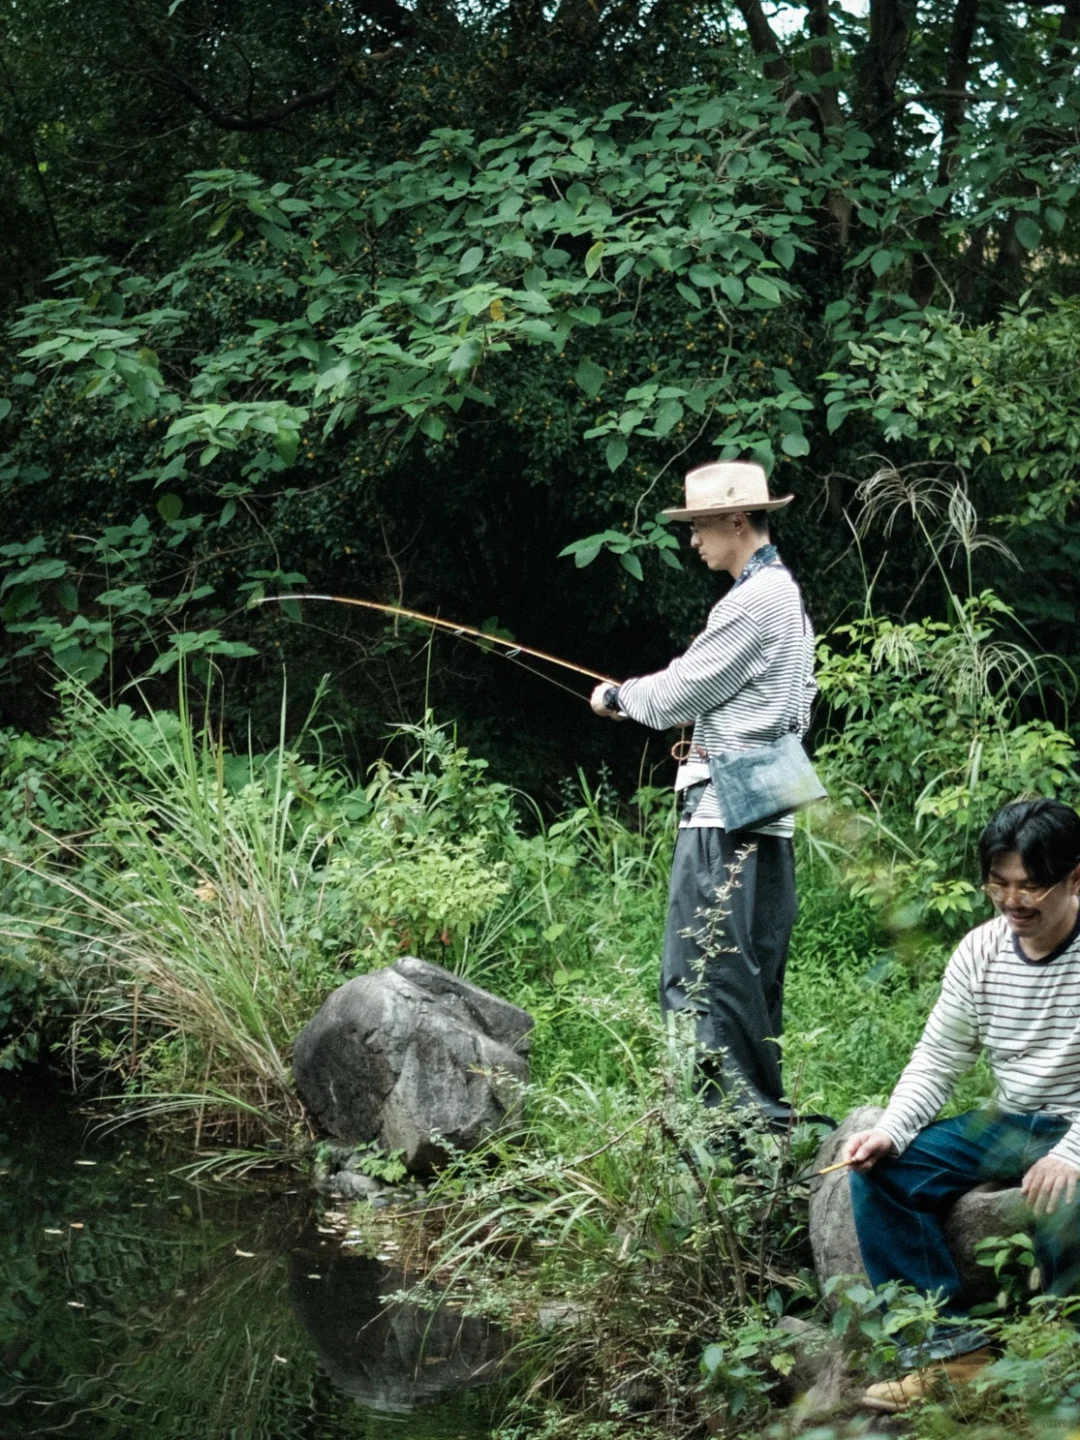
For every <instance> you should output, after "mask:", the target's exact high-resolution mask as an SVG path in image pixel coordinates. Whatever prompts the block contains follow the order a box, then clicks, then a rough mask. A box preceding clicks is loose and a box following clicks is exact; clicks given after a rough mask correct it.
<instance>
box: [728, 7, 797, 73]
mask: <svg viewBox="0 0 1080 1440" xmlns="http://www.w3.org/2000/svg"><path fill="white" fill-rule="evenodd" d="M735 3H736V5H738V7H739V10H740V12H741V14H742V17H743V19H744V20H745V21H746V29H747V33H748V34H749V36H750V44H751V45H752V46H753V47H754V54H755V55H763V56H765V57H766V59H765V74H766V75H767V76H768V77H769V79H770V80H782V79H784V77H785V76H786V75H788V74H790V71H791V67H790V66H789V65H788V62H787V60H786V59H785V57H784V52H783V51H782V50H781V48H780V41H779V40H778V39H777V38H776V35H775V33H774V32H773V28H772V26H771V25H770V24H769V22H768V20H767V19H766V18H765V11H764V10H763V9H762V8H761V0H735Z"/></svg>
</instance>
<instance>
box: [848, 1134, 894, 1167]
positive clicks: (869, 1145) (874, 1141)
mask: <svg viewBox="0 0 1080 1440" xmlns="http://www.w3.org/2000/svg"><path fill="white" fill-rule="evenodd" d="M895 1149H896V1146H895V1145H894V1144H893V1138H892V1136H891V1135H888V1134H886V1132H885V1131H884V1130H860V1131H859V1133H858V1134H857V1135H852V1137H851V1139H850V1140H849V1141H848V1142H847V1144H846V1145H845V1146H844V1153H843V1155H842V1156H841V1157H840V1158H841V1160H846V1161H847V1163H848V1164H849V1165H850V1166H851V1168H852V1170H872V1169H873V1167H874V1166H875V1165H876V1164H877V1162H878V1161H879V1160H884V1159H885V1158H886V1156H888V1155H891V1154H893V1152H894V1151H895Z"/></svg>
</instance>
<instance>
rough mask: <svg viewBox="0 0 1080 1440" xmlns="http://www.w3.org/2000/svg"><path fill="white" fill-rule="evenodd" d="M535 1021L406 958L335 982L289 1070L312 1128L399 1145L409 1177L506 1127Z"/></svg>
mask: <svg viewBox="0 0 1080 1440" xmlns="http://www.w3.org/2000/svg"><path fill="white" fill-rule="evenodd" d="M532 1026H533V1020H532V1017H531V1016H530V1015H529V1014H527V1013H526V1011H524V1010H521V1009H519V1008H518V1006H516V1005H510V1004H508V1003H507V1001H505V1000H500V999H499V998H498V996H496V995H491V994H489V993H488V991H486V990H481V989H480V988H479V986H477V985H472V984H470V983H469V982H468V981H467V980H462V979H460V978H459V977H458V976H456V975H452V974H451V973H450V972H449V971H448V970H443V969H442V968H441V967H440V966H438V965H431V964H428V962H427V961H425V960H417V959H414V958H413V957H412V956H408V957H406V958H404V959H402V960H399V961H397V963H396V964H395V965H392V966H390V967H389V968H388V969H385V970H375V971H373V972H372V973H371V974H370V975H361V976H358V977H357V979H355V980H349V981H348V982H347V983H346V984H344V985H342V986H340V987H339V988H338V989H337V990H335V991H334V993H333V994H332V995H331V996H330V997H329V998H328V999H327V1001H326V1002H325V1004H324V1005H323V1007H322V1009H321V1010H320V1011H319V1012H318V1014H317V1015H316V1016H315V1017H314V1019H313V1020H312V1021H311V1022H310V1023H309V1024H308V1025H307V1026H305V1028H304V1029H303V1030H302V1031H301V1033H300V1035H299V1036H298V1037H297V1041H296V1046H295V1049H294V1052H293V1073H294V1075H295V1078H296V1088H297V1091H298V1092H299V1094H300V1098H301V1099H302V1100H303V1102H304V1104H305V1105H306V1106H307V1108H308V1110H309V1111H310V1112H311V1115H312V1116H313V1117H314V1119H315V1120H316V1122H317V1123H318V1124H319V1126H320V1127H321V1128H322V1129H323V1130H326V1131H328V1132H329V1133H330V1134H331V1135H333V1136H335V1137H336V1138H337V1139H338V1140H343V1141H345V1142H347V1143H349V1144H354V1145H356V1144H361V1145H362V1144H369V1143H371V1142H373V1141H374V1142H377V1143H378V1144H379V1145H381V1146H382V1148H383V1149H384V1150H401V1151H402V1152H403V1156H404V1163H405V1165H406V1167H407V1168H408V1169H409V1170H410V1171H411V1172H412V1173H413V1174H426V1173H428V1172H430V1171H431V1170H432V1169H433V1168H435V1167H436V1166H438V1165H439V1164H441V1163H442V1162H443V1161H444V1160H445V1158H446V1154H447V1148H446V1147H447V1146H451V1147H453V1148H454V1149H459V1150H471V1149H473V1148H474V1147H475V1146H477V1145H478V1144H479V1143H480V1142H481V1140H483V1139H484V1138H485V1137H486V1136H489V1135H491V1134H492V1133H494V1132H495V1131H497V1130H499V1129H501V1128H502V1127H503V1126H505V1125H507V1124H509V1123H512V1122H513V1120H514V1119H515V1117H516V1115H517V1113H518V1111H519V1108H520V1087H521V1084H522V1083H523V1082H525V1081H527V1080H528V1077H529V1066H528V1060H527V1058H526V1056H527V1054H528V1049H529V1043H530V1038H531V1037H530V1031H531V1030H532Z"/></svg>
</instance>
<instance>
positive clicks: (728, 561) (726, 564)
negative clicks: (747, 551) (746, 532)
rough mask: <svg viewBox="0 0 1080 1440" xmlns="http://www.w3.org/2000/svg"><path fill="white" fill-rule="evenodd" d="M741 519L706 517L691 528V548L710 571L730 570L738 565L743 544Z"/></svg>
mask: <svg viewBox="0 0 1080 1440" xmlns="http://www.w3.org/2000/svg"><path fill="white" fill-rule="evenodd" d="M739 519H740V517H739V516H735V515H713V516H706V517H704V518H701V519H698V520H695V521H694V523H693V525H692V526H691V527H690V548H691V549H692V550H696V551H697V553H698V554H699V555H700V557H701V558H702V560H704V562H705V564H706V565H707V566H708V567H709V569H710V570H730V569H731V567H732V566H733V565H734V564H736V563H737V560H738V556H739V554H740V552H741V550H742V542H743V526H742V525H739V524H738V523H737V522H738V521H739Z"/></svg>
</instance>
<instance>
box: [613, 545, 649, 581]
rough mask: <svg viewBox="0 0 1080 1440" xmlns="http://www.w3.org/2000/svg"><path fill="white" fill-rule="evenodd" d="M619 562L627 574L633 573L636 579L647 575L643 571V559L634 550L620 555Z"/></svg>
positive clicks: (641, 578) (642, 578)
mask: <svg viewBox="0 0 1080 1440" xmlns="http://www.w3.org/2000/svg"><path fill="white" fill-rule="evenodd" d="M619 564H620V565H621V566H622V568H623V569H624V570H625V571H626V572H627V574H628V575H632V576H633V577H634V579H635V580H644V578H645V576H644V574H643V573H642V569H641V561H640V560H639V559H638V557H637V556H636V555H635V554H634V552H633V551H632V550H627V551H626V553H625V554H623V555H620V556H619Z"/></svg>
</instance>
